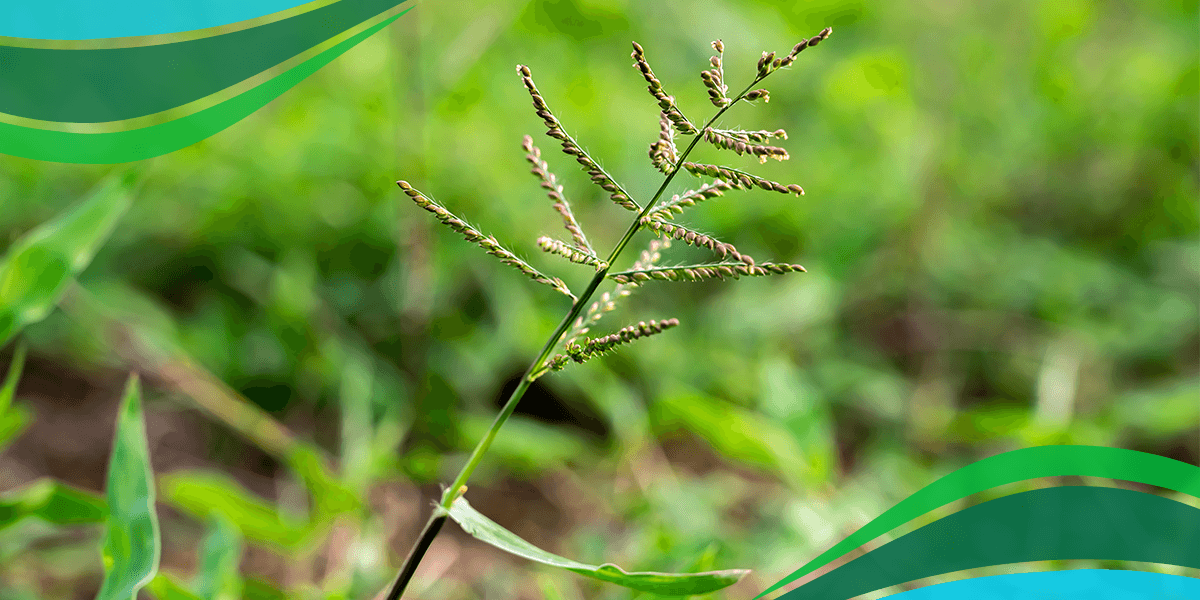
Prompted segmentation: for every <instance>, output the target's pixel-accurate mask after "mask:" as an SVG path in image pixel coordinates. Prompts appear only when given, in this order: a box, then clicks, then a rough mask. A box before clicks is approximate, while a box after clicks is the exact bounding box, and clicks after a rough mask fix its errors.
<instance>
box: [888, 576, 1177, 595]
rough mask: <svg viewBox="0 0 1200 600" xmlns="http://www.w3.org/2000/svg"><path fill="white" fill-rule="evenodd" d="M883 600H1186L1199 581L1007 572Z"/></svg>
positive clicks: (1154, 577) (902, 593)
mask: <svg viewBox="0 0 1200 600" xmlns="http://www.w3.org/2000/svg"><path fill="white" fill-rule="evenodd" d="M886 598H887V599H888V600H963V599H965V598H970V599H971V600H1014V599H1015V598H1028V599H1029V600H1190V599H1195V598H1200V579H1194V578H1191V577H1183V576H1181V575H1167V574H1165V573H1147V572H1145V571H1113V570H1107V569H1075V570H1071V571H1045V572H1039V573H1010V574H1007V575H992V576H989V577H976V578H974V579H964V580H961V581H951V582H947V583H939V584H937V585H931V586H928V587H923V588H920V589H916V590H909V591H907V592H901V593H899V594H892V595H890V596H886Z"/></svg>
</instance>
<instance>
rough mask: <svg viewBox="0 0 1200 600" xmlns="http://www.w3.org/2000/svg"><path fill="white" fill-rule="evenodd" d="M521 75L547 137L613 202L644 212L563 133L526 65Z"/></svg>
mask: <svg viewBox="0 0 1200 600" xmlns="http://www.w3.org/2000/svg"><path fill="white" fill-rule="evenodd" d="M517 73H519V74H520V75H521V81H522V82H523V83H524V84H525V89H526V90H528V91H529V96H530V97H531V98H533V107H534V108H535V109H537V116H539V117H541V118H542V122H543V123H545V125H546V135H548V136H550V137H552V138H554V139H556V140H558V141H559V143H560V144H562V151H563V152H564V153H565V154H567V155H568V156H573V157H575V162H578V163H579V165H580V166H581V167H583V170H584V171H586V172H587V174H588V177H590V178H591V180H592V182H594V183H595V184H596V185H598V186H600V188H601V189H603V190H604V191H606V192H608V194H609V198H611V199H612V201H613V202H615V203H616V204H617V206H620V207H621V208H624V209H625V210H631V211H633V212H640V211H641V210H642V207H641V206H638V203H637V202H634V201H633V198H632V197H631V196H630V195H629V193H628V192H626V191H625V190H624V189H623V188H621V186H620V184H618V183H617V182H616V181H615V180H614V179H613V178H612V176H610V175H609V174H608V172H606V171H605V170H604V169H603V168H602V167H601V166H600V165H599V163H597V162H596V161H595V160H593V159H592V157H591V156H590V155H589V154H588V153H587V152H586V151H585V150H584V149H583V148H580V147H579V143H578V142H576V141H575V138H572V137H571V136H570V134H568V133H567V132H566V130H564V129H563V127H562V123H559V121H558V117H555V116H554V113H552V112H550V107H549V106H548V105H547V104H546V99H545V98H542V93H541V92H539V91H538V89H537V86H536V85H534V83H533V73H532V72H531V71H530V70H529V67H527V66H525V65H518V66H517Z"/></svg>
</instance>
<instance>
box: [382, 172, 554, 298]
mask: <svg viewBox="0 0 1200 600" xmlns="http://www.w3.org/2000/svg"><path fill="white" fill-rule="evenodd" d="M396 185H398V186H400V189H401V190H404V193H405V194H407V195H408V197H410V198H412V199H413V202H416V203H417V206H420V207H421V208H424V209H425V210H427V211H429V212H431V213H433V215H434V216H435V217H437V220H439V221H441V222H442V223H443V224H445V225H446V226H447V227H449V228H450V229H453V230H454V231H457V232H458V233H460V234H462V236H463V238H465V239H466V240H467V241H468V242H471V243H473V244H475V245H477V246H479V247H480V248H483V249H484V250H485V251H486V252H487V253H488V254H491V255H492V256H495V257H496V258H499V259H500V262H502V263H504V264H506V265H509V266H512V267H514V268H516V269H517V270H518V271H520V272H521V273H523V274H524V275H525V276H526V277H529V278H530V279H532V280H534V281H536V282H538V283H544V284H546V285H548V286H550V287H552V288H554V289H556V290H558V291H559V292H560V293H562V294H564V295H566V296H567V297H568V298H570V299H571V300H575V299H576V298H575V294H572V293H571V289H570V288H568V287H567V284H565V283H563V281H562V280H561V279H559V278H557V277H549V276H546V275H543V274H542V273H541V272H540V271H538V270H537V269H535V268H533V267H532V266H531V265H530V264H529V263H527V262H525V261H523V260H521V259H520V258H517V255H515V254H513V253H512V252H511V251H509V250H508V249H507V248H505V247H504V246H501V245H500V242H498V241H497V240H496V238H494V237H492V236H490V235H483V234H482V233H480V232H479V230H478V229H475V228H474V227H471V226H470V225H468V224H467V223H466V222H465V221H463V220H462V219H460V218H458V217H456V216H454V213H452V212H450V211H449V210H447V209H446V207H444V206H442V205H441V204H438V203H437V202H434V201H433V200H431V199H429V198H428V197H426V196H425V195H424V194H422V193H421V192H419V191H417V190H416V188H414V187H413V186H412V185H410V184H409V183H408V182H407V181H397V182H396Z"/></svg>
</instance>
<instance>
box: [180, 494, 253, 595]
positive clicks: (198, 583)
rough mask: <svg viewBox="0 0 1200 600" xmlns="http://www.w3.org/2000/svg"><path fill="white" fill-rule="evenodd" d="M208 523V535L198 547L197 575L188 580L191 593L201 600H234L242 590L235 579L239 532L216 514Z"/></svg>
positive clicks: (236, 575) (238, 560)
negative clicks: (190, 580)
mask: <svg viewBox="0 0 1200 600" xmlns="http://www.w3.org/2000/svg"><path fill="white" fill-rule="evenodd" d="M208 521H209V525H208V533H207V534H205V536H204V541H203V542H202V543H201V544H200V571H199V572H198V573H197V574H196V578H195V579H193V580H192V586H191V587H192V591H194V592H196V595H197V596H199V597H201V598H203V599H204V600H218V599H221V600H224V599H230V600H236V599H237V598H239V597H240V596H241V587H242V580H241V578H240V577H239V576H238V564H239V563H240V562H241V560H242V532H241V531H239V530H238V528H237V525H235V524H234V523H233V521H231V520H229V517H226V516H225V515H223V514H221V513H219V512H214V513H212V514H210V515H209V519H208Z"/></svg>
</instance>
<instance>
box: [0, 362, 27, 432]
mask: <svg viewBox="0 0 1200 600" xmlns="http://www.w3.org/2000/svg"><path fill="white" fill-rule="evenodd" d="M24 367H25V344H20V345H18V346H17V351H16V352H15V353H14V354H13V360H12V364H11V365H9V367H8V375H7V376H6V377H5V378H4V386H3V387H0V451H3V450H4V449H5V448H7V447H8V444H9V443H10V442H11V441H12V440H13V438H16V437H17V436H18V435H21V432H22V431H24V430H25V428H26V427H28V426H29V422H30V421H31V420H32V417H33V415H32V414H31V413H30V411H29V409H27V408H25V407H22V406H13V403H12V401H13V396H15V395H16V393H17V382H18V381H19V380H20V379H21V369H23V368H24Z"/></svg>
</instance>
